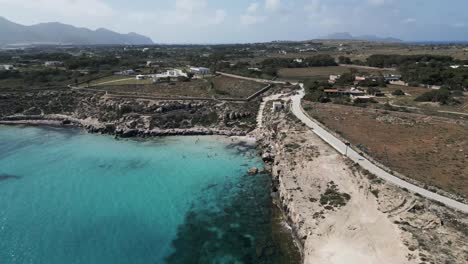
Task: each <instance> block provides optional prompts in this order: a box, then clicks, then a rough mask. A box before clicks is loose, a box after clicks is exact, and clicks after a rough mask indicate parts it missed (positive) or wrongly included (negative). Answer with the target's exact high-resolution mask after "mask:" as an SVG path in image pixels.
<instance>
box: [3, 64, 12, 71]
mask: <svg viewBox="0 0 468 264" xmlns="http://www.w3.org/2000/svg"><path fill="white" fill-rule="evenodd" d="M14 69H15V67H13V65H9V64H4V65H0V71H12V70H14Z"/></svg>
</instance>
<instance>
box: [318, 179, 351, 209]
mask: <svg viewBox="0 0 468 264" xmlns="http://www.w3.org/2000/svg"><path fill="white" fill-rule="evenodd" d="M349 200H351V196H350V195H349V194H347V193H341V192H339V191H338V187H337V186H336V184H334V183H333V182H330V183H328V186H327V190H326V191H325V193H323V194H322V195H321V196H320V204H321V205H323V206H332V207H343V206H345V205H346V204H347V203H348V201H349Z"/></svg>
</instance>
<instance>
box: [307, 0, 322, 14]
mask: <svg viewBox="0 0 468 264" xmlns="http://www.w3.org/2000/svg"><path fill="white" fill-rule="evenodd" d="M305 10H306V11H308V12H313V13H318V12H321V11H322V3H321V2H320V0H309V1H308V2H306V5H305Z"/></svg>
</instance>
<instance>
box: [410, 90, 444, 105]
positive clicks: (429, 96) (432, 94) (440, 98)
mask: <svg viewBox="0 0 468 264" xmlns="http://www.w3.org/2000/svg"><path fill="white" fill-rule="evenodd" d="M415 101H416V102H434V103H436V102H437V103H441V104H448V103H450V102H452V101H453V98H452V95H451V94H450V91H449V90H447V89H440V90H432V91H429V92H427V93H424V94H422V95H420V96H419V97H417V98H416V99H415Z"/></svg>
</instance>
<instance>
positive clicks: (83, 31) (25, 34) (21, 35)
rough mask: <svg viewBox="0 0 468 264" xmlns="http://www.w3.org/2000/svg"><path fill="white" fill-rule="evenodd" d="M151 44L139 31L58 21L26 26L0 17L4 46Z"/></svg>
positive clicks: (0, 32)
mask: <svg viewBox="0 0 468 264" xmlns="http://www.w3.org/2000/svg"><path fill="white" fill-rule="evenodd" d="M29 44H48V45H149V44H153V41H152V40H151V39H150V38H149V37H146V36H143V35H139V34H137V33H133V32H132V33H128V34H120V33H117V32H114V31H111V30H108V29H105V28H100V29H97V30H91V29H87V28H78V27H74V26H71V25H66V24H62V23H58V22H52V23H40V24H36V25H32V26H24V25H20V24H17V23H14V22H11V21H9V20H7V19H6V18H3V17H0V45H29Z"/></svg>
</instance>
